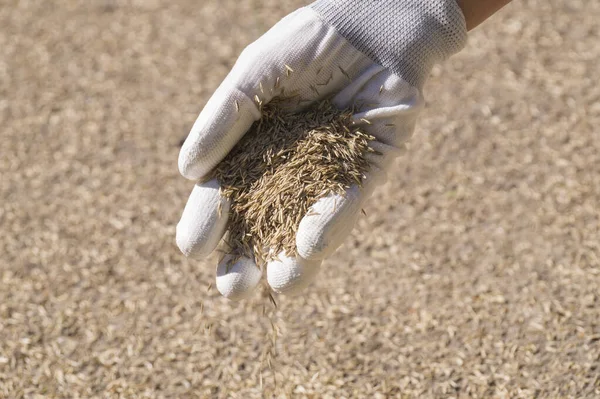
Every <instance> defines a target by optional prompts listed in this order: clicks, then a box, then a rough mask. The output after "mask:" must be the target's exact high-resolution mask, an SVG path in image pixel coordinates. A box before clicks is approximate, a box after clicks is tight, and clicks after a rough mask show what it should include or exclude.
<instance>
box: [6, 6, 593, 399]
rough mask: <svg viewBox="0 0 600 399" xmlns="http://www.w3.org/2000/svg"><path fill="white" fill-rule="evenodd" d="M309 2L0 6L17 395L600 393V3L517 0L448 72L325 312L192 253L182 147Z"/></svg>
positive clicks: (329, 292) (9, 310)
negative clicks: (229, 295) (251, 293)
mask: <svg viewBox="0 0 600 399" xmlns="http://www.w3.org/2000/svg"><path fill="white" fill-rule="evenodd" d="M303 4H305V3H303V2H302V1H299V0H285V1H259V0H240V1H216V0H203V1H191V0H176V1H159V0H147V1H146V0H145V1H142V0H123V1H121V0H103V1H76V0H62V1H52V0H46V1H41V0H23V1H18V2H17V1H10V0H0V48H1V49H2V51H1V52H0V397H2V398H197V397H206V398H263V397H278V398H344V397H345V398H370V397H375V398H388V397H389V398H396V397H406V398H451V397H454V398H469V397H473V398H509V397H510V398H513V397H514V398H519V397H522V398H533V397H536V398H567V397H572V398H594V397H599V396H600V231H599V225H600V211H599V210H598V208H599V206H600V141H599V140H598V134H599V132H598V126H600V86H599V85H598V82H599V81H600V68H599V67H598V60H599V59H600V45H599V44H598V43H600V24H599V23H598V21H599V20H600V3H598V2H596V1H581V0H580V1H566V0H561V1H559V0H551V1H541V0H515V1H514V4H511V5H510V6H508V7H507V8H506V9H505V10H503V11H502V12H501V13H500V14H498V15H497V16H496V17H495V18H494V19H493V20H491V21H490V22H489V23H487V24H485V25H484V26H482V27H480V28H478V29H477V30H476V31H474V32H473V33H472V34H471V35H470V40H469V45H468V47H467V48H466V49H465V51H464V52H462V53H461V54H459V55H457V56H456V57H454V58H453V59H452V60H451V61H449V62H447V63H446V64H444V66H441V67H436V68H435V69H434V71H433V72H432V77H431V79H430V81H429V82H428V84H427V86H426V92H425V94H426V96H427V99H428V102H427V107H426V109H425V111H424V113H423V115H422V117H421V120H420V124H419V126H418V128H417V131H416V132H415V138H414V140H413V141H412V144H411V147H410V150H409V152H408V154H407V155H406V156H405V157H404V158H402V159H401V160H399V161H398V162H397V164H396V165H395V168H394V169H393V171H392V173H390V181H389V182H388V184H387V185H385V186H384V187H382V188H381V189H379V190H378V191H377V192H376V193H375V194H374V197H373V199H372V200H371V202H370V203H369V205H368V206H367V207H365V211H366V216H364V215H363V216H361V219H360V221H359V224H358V227H357V229H356V231H355V232H354V233H353V234H352V236H351V238H350V239H349V240H348V242H347V244H346V245H345V246H344V247H343V249H342V250H340V251H339V252H338V253H337V254H336V255H335V256H334V257H332V259H330V260H328V261H326V262H325V263H324V265H323V270H322V273H321V274H320V277H319V278H318V279H317V282H316V283H315V284H314V286H313V287H311V288H310V289H308V290H307V291H306V294H305V295H304V296H302V297H299V298H285V297H277V298H276V299H277V303H278V308H277V309H274V308H273V306H272V305H271V304H270V302H269V301H268V299H267V298H266V297H265V296H264V295H261V293H260V292H258V293H257V295H256V296H255V298H253V299H252V300H250V301H246V302H243V303H231V302H228V301H227V300H225V299H223V298H220V297H219V295H218V293H217V292H216V290H215V289H214V288H213V289H209V285H210V283H211V282H212V281H213V279H214V274H215V266H214V263H215V259H214V258H211V259H208V260H206V261H205V262H197V261H189V260H186V259H184V257H183V256H182V255H181V254H180V253H179V251H178V249H177V248H176V246H175V243H174V241H175V240H174V236H175V225H176V223H177V221H178V219H179V216H180V214H181V212H182V210H183V206H184V204H185V201H186V200H187V197H188V195H189V193H190V191H191V189H192V184H191V183H190V182H188V181H186V180H185V179H183V178H182V177H180V176H179V174H178V171H177V155H178V151H179V142H180V140H181V139H182V138H183V137H184V136H185V135H186V134H187V132H188V131H189V129H190V127H191V125H192V123H193V121H194V120H195V118H196V116H197V114H198V112H199V111H200V109H201V108H202V106H203V105H204V103H205V102H206V100H207V99H208V97H209V96H210V94H211V93H212V92H213V91H214V89H215V88H216V87H217V85H218V84H219V82H220V81H221V80H222V79H223V77H224V76H225V74H226V73H227V71H228V70H229V69H230V68H231V66H232V64H233V62H234V60H235V58H236V56H237V55H238V54H239V52H240V51H241V50H242V48H243V47H244V46H245V45H246V44H248V43H250V42H251V41H252V40H253V39H255V38H257V37H258V36H259V35H260V34H261V33H263V32H264V31H265V30H266V29H268V27H270V26H271V25H272V24H273V23H275V22H276V21H277V20H278V19H279V18H281V17H282V16H284V15H285V14H287V13H288V12H290V11H292V10H294V9H295V8H297V7H298V6H300V5H303ZM272 323H273V325H272ZM273 326H274V327H273ZM273 329H275V330H276V331H277V334H274V333H273Z"/></svg>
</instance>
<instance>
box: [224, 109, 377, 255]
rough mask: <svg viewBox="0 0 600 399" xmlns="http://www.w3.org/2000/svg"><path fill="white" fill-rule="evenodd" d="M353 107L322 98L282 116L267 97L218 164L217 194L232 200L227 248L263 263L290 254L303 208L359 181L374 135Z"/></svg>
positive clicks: (307, 210) (359, 182) (293, 250)
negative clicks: (339, 107)
mask: <svg viewBox="0 0 600 399" xmlns="http://www.w3.org/2000/svg"><path fill="white" fill-rule="evenodd" d="M351 116H352V112H351V111H349V110H346V111H339V110H337V109H336V108H335V107H334V106H333V104H331V102H330V101H323V102H320V103H318V104H316V105H315V106H313V107H312V108H310V109H308V110H306V111H302V112H300V113H296V114H286V113H285V112H284V111H283V109H282V107H281V102H280V101H278V100H274V101H272V102H270V103H269V104H267V105H265V106H264V107H263V108H262V117H261V119H260V120H259V121H257V122H255V123H254V124H253V125H252V127H251V128H250V130H249V131H248V132H247V133H246V135H245V136H244V137H243V138H242V139H241V140H240V142H239V143H238V144H237V145H236V146H235V147H234V148H233V149H232V151H231V152H230V153H229V154H228V155H227V157H226V158H225V159H224V160H223V161H222V162H221V163H220V164H219V165H218V166H217V168H216V170H215V174H216V177H217V179H218V180H219V182H220V184H221V194H222V195H223V196H225V197H227V198H229V199H230V200H231V208H230V215H229V232H228V235H227V239H226V244H227V245H228V247H229V249H230V251H231V252H232V253H233V254H235V255H237V256H247V257H250V258H254V259H255V260H256V263H257V264H258V265H263V264H264V263H265V262H266V261H268V260H269V259H270V258H271V257H275V256H277V255H278V254H279V253H281V251H285V253H286V255H288V256H293V255H295V254H296V231H297V229H298V225H299V223H300V220H301V219H302V218H303V217H304V216H305V215H306V214H307V213H308V212H309V209H310V207H311V206H312V205H313V204H314V203H315V202H316V201H317V200H318V199H319V198H321V197H323V196H325V195H327V194H329V193H340V194H342V193H343V192H344V190H345V189H347V188H349V187H351V186H352V185H355V184H358V185H360V184H361V182H362V179H363V176H364V174H365V172H366V171H367V170H368V168H369V163H368V161H367V159H366V154H367V153H368V152H373V150H372V149H371V148H370V147H369V142H370V141H371V140H373V139H374V137H372V136H370V135H368V134H366V133H364V132H363V131H361V129H360V128H359V127H358V126H355V125H354V124H353V122H352V117H351Z"/></svg>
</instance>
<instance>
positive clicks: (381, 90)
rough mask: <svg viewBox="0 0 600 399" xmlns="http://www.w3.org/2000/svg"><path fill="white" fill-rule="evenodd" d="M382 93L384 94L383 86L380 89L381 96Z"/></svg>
mask: <svg viewBox="0 0 600 399" xmlns="http://www.w3.org/2000/svg"><path fill="white" fill-rule="evenodd" d="M381 93H383V85H381V87H380V88H379V95H381Z"/></svg>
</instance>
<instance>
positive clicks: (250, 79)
mask: <svg viewBox="0 0 600 399" xmlns="http://www.w3.org/2000/svg"><path fill="white" fill-rule="evenodd" d="M465 40H466V28H465V22H464V18H463V16H462V13H461V12H460V9H459V8H458V6H457V4H456V3H455V0H429V1H427V0H421V1H417V0H379V1H376V0H319V1H317V2H316V3H314V4H312V5H311V6H309V7H305V8H301V9H299V10H298V11H296V12H294V13H292V14H290V15H289V16H287V17H286V18H284V19H283V20H281V21H280V22H279V23H278V24H277V25H275V26H274V27H273V28H272V29H271V30H270V31H268V32H267V33H266V34H265V35H264V36H262V37H261V38H260V39H258V40H257V41H256V42H254V43H252V44H251V45H249V46H248V47H247V48H246V49H245V50H244V51H243V53H242V54H241V56H240V58H239V59H238V61H237V63H236V64H235V66H234V67H233V69H232V71H231V73H230V74H229V75H228V76H227V78H226V79H225V81H224V82H223V83H222V84H221V86H220V87H219V88H218V89H217V91H216V92H215V93H214V95H213V96H212V98H211V99H210V100H209V101H208V103H207V104H206V107H205V108H204V110H203V111H202V113H201V114H200V116H199V117H198V119H197V120H196V122H195V124H194V126H193V128H192V131H191V133H190V135H189V137H188V138H187V140H186V141H185V143H184V145H183V147H182V149H181V153H180V156H179V170H180V172H181V174H182V175H183V176H185V177H186V178H188V179H191V180H195V181H198V180H200V179H202V178H203V177H204V176H206V175H207V174H208V173H209V172H210V171H211V170H212V169H213V168H214V167H215V166H216V165H217V164H218V163H219V162H220V161H221V160H222V159H223V158H224V157H225V156H226V155H227V153H228V152H229V151H230V150H231V149H232V148H233V146H234V145H235V144H236V143H237V141H238V140H239V139H240V138H241V137H242V136H243V135H244V133H245V132H246V131H247V130H248V129H249V128H250V126H251V125H252V123H253V122H254V121H256V120H258V119H259V118H260V116H261V115H260V112H259V109H258V105H257V102H256V99H259V100H260V101H262V103H263V104H264V103H267V102H269V101H270V100H271V99H272V98H273V97H275V96H283V97H285V96H289V95H292V94H293V95H298V97H297V98H299V99H302V101H300V102H299V103H298V105H297V108H298V109H300V107H306V106H307V105H308V104H310V103H311V102H314V101H317V100H321V99H324V98H328V97H332V98H333V102H334V104H335V105H336V106H337V107H339V108H340V109H342V108H347V107H351V106H353V105H355V106H357V107H358V108H357V109H358V110H357V113H356V114H355V115H354V116H353V117H354V120H355V122H357V123H359V124H362V125H363V126H362V127H363V129H364V130H365V131H366V132H367V133H369V134H371V135H373V136H375V137H376V138H377V142H373V143H372V147H373V148H374V149H376V150H377V151H378V152H377V154H381V155H374V154H369V156H370V161H371V163H372V168H371V171H370V174H369V176H367V178H366V179H365V181H364V182H363V186H362V187H360V188H359V187H352V188H350V189H349V190H347V192H346V194H345V195H337V194H335V195H333V194H332V195H328V196H326V197H324V198H321V199H320V200H318V202H317V203H316V204H314V205H313V207H312V210H313V211H314V212H311V213H310V214H308V215H307V216H305V217H304V218H303V219H302V221H301V222H300V225H299V228H298V233H297V237H296V246H297V252H298V254H299V256H297V257H294V258H290V257H287V256H285V255H284V254H280V255H279V257H278V260H275V261H271V262H269V263H268V264H267V267H266V272H267V281H268V283H269V284H270V286H271V288H272V289H273V290H275V291H276V292H282V293H296V292H298V291H300V290H301V289H302V288H304V287H305V286H306V285H308V284H309V283H310V281H311V280H312V279H313V278H314V276H315V275H316V273H317V271H318V268H319V265H320V264H321V261H322V260H323V259H324V258H326V257H328V256H329V255H331V254H332V253H333V252H334V251H335V250H336V249H337V248H338V247H339V246H340V245H341V244H342V242H343V241H344V239H345V238H346V237H347V236H348V234H349V233H350V231H351V230H352V228H353V226H354V224H355V222H356V219H357V217H358V215H359V212H360V209H361V206H362V204H363V202H364V201H365V199H367V198H368V197H369V195H370V194H371V192H372V190H373V188H374V186H375V185H377V184H379V183H380V182H381V181H383V180H384V179H385V171H386V169H387V168H388V167H389V165H390V163H391V161H392V160H393V158H394V157H396V156H397V155H398V154H400V153H401V152H402V150H403V149H404V144H405V142H406V141H407V140H408V139H409V138H410V136H411V134H412V132H413V130H414V126H415V122H416V119H417V114H418V113H419V111H420V110H421V108H422V105H423V96H422V91H421V90H422V86H423V84H424V81H425V79H426V77H427V75H428V74H429V72H430V70H431V67H432V65H433V64H434V63H435V62H438V61H442V60H443V59H445V58H447V57H449V56H450V55H451V54H453V53H455V52H457V51H458V50H460V49H461V48H462V47H463V46H464V42H465ZM219 204H220V205H219ZM229 207H230V204H229V201H228V200H227V199H225V198H223V197H221V196H220V194H219V183H218V182H217V181H216V180H214V179H213V180H211V181H209V182H206V183H198V184H196V186H195V187H194V189H193V191H192V194H191V196H190V198H189V200H188V203H187V205H186V207H185V209H184V211H183V215H182V217H181V221H180V222H179V224H178V225H177V244H178V246H179V248H180V249H181V251H182V252H183V253H184V254H185V255H187V256H192V257H195V258H202V257H206V256H208V255H209V254H210V253H211V252H212V251H213V250H214V249H215V248H216V246H217V244H218V243H219V241H220V239H221V238H222V236H223V234H224V233H225V231H226V229H227V220H228V211H229ZM219 208H221V209H219ZM228 260H229V258H228V257H227V256H226V257H225V258H224V259H223V260H222V261H221V262H220V263H219V265H218V267H217V284H216V286H217V288H218V290H219V291H220V292H221V293H222V294H223V295H224V296H226V297H228V298H231V299H240V298H243V297H246V296H247V295H249V294H250V292H251V291H252V289H253V288H254V287H255V286H256V285H257V284H258V283H259V281H260V278H261V271H260V269H259V268H258V267H257V266H256V264H255V263H254V261H253V260H252V259H248V258H242V259H240V260H238V261H237V262H236V263H235V264H234V265H232V266H229V267H227V264H228Z"/></svg>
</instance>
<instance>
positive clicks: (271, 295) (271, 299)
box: [269, 292, 277, 308]
mask: <svg viewBox="0 0 600 399" xmlns="http://www.w3.org/2000/svg"><path fill="white" fill-rule="evenodd" d="M269 300H270V301H271V303H272V304H273V306H274V307H275V308H277V302H275V298H273V294H271V293H270V292H269Z"/></svg>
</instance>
